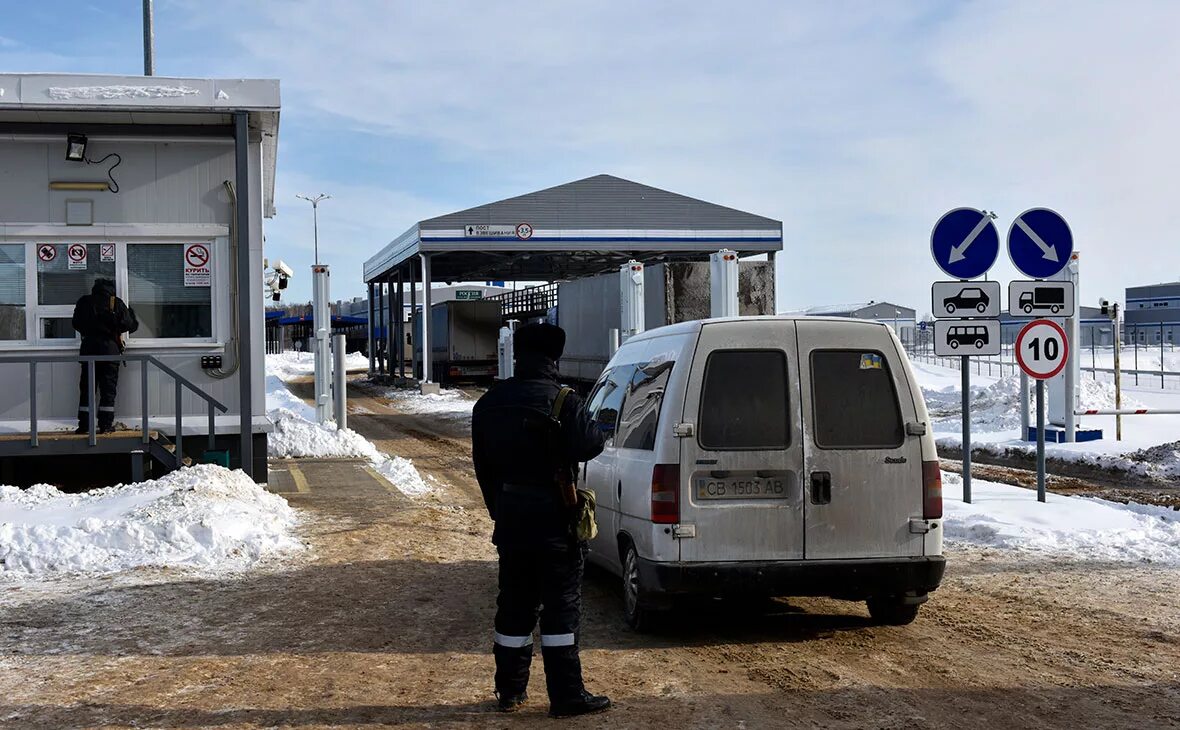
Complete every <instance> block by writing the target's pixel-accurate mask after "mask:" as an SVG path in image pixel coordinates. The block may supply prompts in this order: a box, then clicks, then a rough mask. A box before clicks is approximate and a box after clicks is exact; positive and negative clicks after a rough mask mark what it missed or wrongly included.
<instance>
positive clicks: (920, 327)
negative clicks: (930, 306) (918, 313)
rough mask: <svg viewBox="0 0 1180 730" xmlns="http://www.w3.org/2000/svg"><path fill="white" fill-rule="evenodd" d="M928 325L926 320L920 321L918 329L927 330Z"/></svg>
mask: <svg viewBox="0 0 1180 730" xmlns="http://www.w3.org/2000/svg"><path fill="white" fill-rule="evenodd" d="M926 327H927V325H926V323H925V322H919V323H918V329H920V330H922V331H923V332H925V331H926Z"/></svg>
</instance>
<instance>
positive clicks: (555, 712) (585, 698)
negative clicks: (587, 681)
mask: <svg viewBox="0 0 1180 730" xmlns="http://www.w3.org/2000/svg"><path fill="white" fill-rule="evenodd" d="M609 709H610V698H609V697H607V696H606V695H592V694H590V693H589V692H587V691H586V690H582V695H581V697H576V698H574V699H572V700H569V701H563V702H550V703H549V717H577V716H578V715H591V714H594V713H595V712H604V711H606V710H609Z"/></svg>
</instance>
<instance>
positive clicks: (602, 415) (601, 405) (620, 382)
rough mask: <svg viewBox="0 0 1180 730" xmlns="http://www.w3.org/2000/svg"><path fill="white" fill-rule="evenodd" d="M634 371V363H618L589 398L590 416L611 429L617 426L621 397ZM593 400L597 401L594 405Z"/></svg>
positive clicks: (624, 393)
mask: <svg viewBox="0 0 1180 730" xmlns="http://www.w3.org/2000/svg"><path fill="white" fill-rule="evenodd" d="M634 372H635V366H634V365H620V366H619V367H617V368H614V369H613V370H611V371H610V375H608V376H607V378H606V380H604V381H603V382H602V385H600V386H599V390H598V392H596V393H595V394H594V397H593V398H591V404H592V405H594V408H592V409H591V410H590V415H591V417H592V418H593V419H594V420H595V421H597V422H598V423H599V424H601V425H604V426H607V427H608V428H609V430H611V431H614V430H615V429H617V428H618V426H619V410H620V409H621V408H622V407H623V397H624V396H626V394H627V386H628V385H629V384H630V382H631V376H632V374H633V373H634ZM595 400H597V401H598V403H597V404H596V405H595V404H594V403H593V401H595Z"/></svg>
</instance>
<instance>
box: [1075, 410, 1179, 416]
mask: <svg viewBox="0 0 1180 730" xmlns="http://www.w3.org/2000/svg"><path fill="white" fill-rule="evenodd" d="M1073 413H1074V415H1075V416H1143V415H1161V416H1175V415H1180V408H1135V409H1133V410H1128V409H1125V408H1124V409H1119V408H1092V409H1090V410H1082V411H1074V412H1073Z"/></svg>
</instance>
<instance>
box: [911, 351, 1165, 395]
mask: <svg viewBox="0 0 1180 730" xmlns="http://www.w3.org/2000/svg"><path fill="white" fill-rule="evenodd" d="M1087 349H1088V350H1089V352H1088V353H1087ZM1139 349H1142V348H1134V347H1130V348H1127V349H1125V350H1124V351H1123V352H1122V354H1121V361H1122V362H1121V363H1120V365H1121V366H1122V367H1120V370H1121V371H1122V378H1123V385H1124V386H1142V387H1152V388H1155V387H1158V388H1161V389H1166V390H1180V371H1176V370H1167V369H1166V368H1165V367H1163V366H1164V365H1165V364H1166V362H1167V361H1166V359H1165V358H1164V357H1163V353H1162V352H1161V353H1160V365H1161V367H1160V369H1158V370H1155V369H1152V370H1145V369H1142V368H1139V367H1138V366H1137V365H1138V360H1139ZM1152 350H1153V351H1155V348H1152ZM1099 351H1102V352H1103V355H1106V354H1110V355H1111V356H1112V357H1113V349H1112V348H1109V347H1105V348H1093V347H1091V348H1086V349H1083V350H1081V351H1075V352H1074V353H1073V356H1074V357H1077V358H1081V365H1080V369H1081V371H1082V373H1083V375H1082V377H1083V378H1087V377H1088V378H1089V379H1091V380H1101V381H1105V382H1111V383H1113V382H1114V368H1113V367H1105V366H1099V365H1098V364H1097V363H1098V352H1099ZM906 354H908V355H909V357H910V359H911V360H913V361H914V362H924V363H927V364H930V365H937V366H940V367H945V368H952V369H954V370H959V369H960V368H961V367H962V359H961V358H960V357H957V356H956V357H940V356H938V355H934V354H932V353H930V352H927V351H924V350H922V349H919V350H918V351H916V352H915V351H914V350H913V349H911V346H910V345H908V344H907V345H906ZM1087 354H1089V355H1090V360H1091V364H1090V365H1088V366H1087V365H1086V364H1085V358H1086V355H1087ZM1128 366H1129V367H1128ZM971 372H973V373H975V374H976V375H987V376H989V377H993V378H1002V377H1005V376H1008V375H1019V374H1020V366H1019V365H1017V363H1016V356H1015V352H1014V351H1013V350H1012V348H1011V347H1005V348H1004V350H1003V351H1002V352H1001V353H1000V355H998V356H991V357H988V356H983V355H972V356H971Z"/></svg>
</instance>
